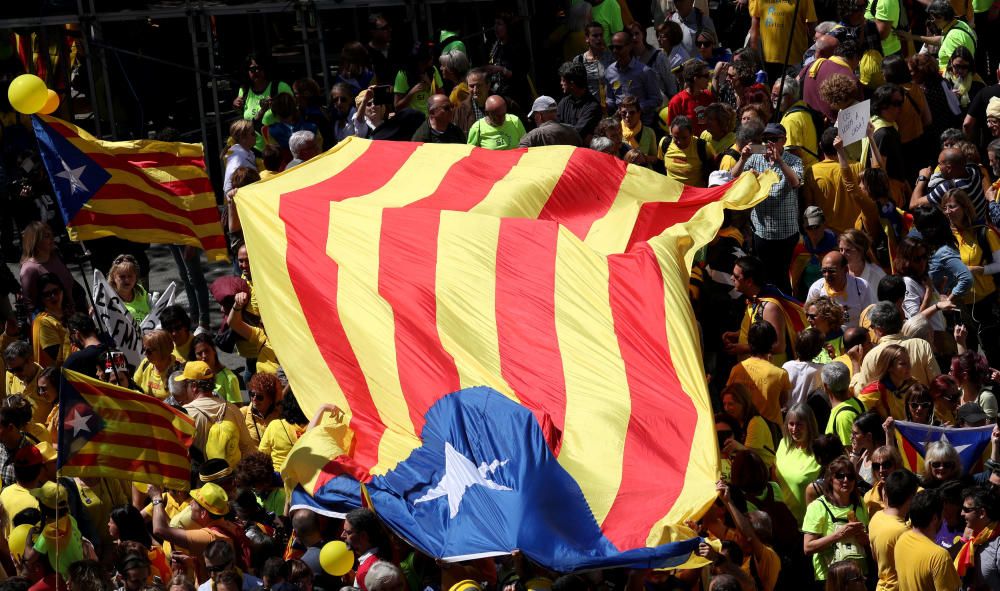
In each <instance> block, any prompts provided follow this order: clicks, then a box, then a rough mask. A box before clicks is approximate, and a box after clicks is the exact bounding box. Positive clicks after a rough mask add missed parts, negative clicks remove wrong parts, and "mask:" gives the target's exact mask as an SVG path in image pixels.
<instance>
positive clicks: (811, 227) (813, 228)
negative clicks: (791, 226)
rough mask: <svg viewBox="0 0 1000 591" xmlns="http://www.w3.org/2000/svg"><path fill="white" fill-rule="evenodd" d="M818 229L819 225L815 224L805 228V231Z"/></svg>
mask: <svg viewBox="0 0 1000 591" xmlns="http://www.w3.org/2000/svg"><path fill="white" fill-rule="evenodd" d="M819 228H820V226H819V224H816V225H815V226H806V230H819Z"/></svg>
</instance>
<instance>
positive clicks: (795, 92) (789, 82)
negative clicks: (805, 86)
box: [781, 76, 800, 100]
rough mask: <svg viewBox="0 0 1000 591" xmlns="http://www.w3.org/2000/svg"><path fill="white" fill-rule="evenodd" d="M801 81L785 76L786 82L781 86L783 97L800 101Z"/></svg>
mask: <svg viewBox="0 0 1000 591" xmlns="http://www.w3.org/2000/svg"><path fill="white" fill-rule="evenodd" d="M799 92H800V87H799V81H798V80H796V79H795V78H792V77H791V76H785V81H784V83H782V85H781V96H790V97H792V98H793V99H795V100H799Z"/></svg>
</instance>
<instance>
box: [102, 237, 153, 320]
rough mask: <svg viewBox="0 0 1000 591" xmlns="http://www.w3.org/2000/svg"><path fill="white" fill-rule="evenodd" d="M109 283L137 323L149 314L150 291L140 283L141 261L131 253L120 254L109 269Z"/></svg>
mask: <svg viewBox="0 0 1000 591" xmlns="http://www.w3.org/2000/svg"><path fill="white" fill-rule="evenodd" d="M108 285H110V286H111V289H113V290H115V293H117V294H118V297H119V298H120V299H121V301H122V305H123V306H125V309H126V310H128V313H129V314H130V315H131V316H132V318H134V319H135V321H136V323H137V324H140V323H142V321H143V319H145V318H146V316H148V315H149V311H150V309H151V304H150V301H149V292H147V291H146V288H144V287H143V286H142V285H141V284H139V262H138V261H136V260H135V257H134V256H132V255H130V254H120V255H118V256H116V257H115V260H114V262H113V263H111V269H109V270H108Z"/></svg>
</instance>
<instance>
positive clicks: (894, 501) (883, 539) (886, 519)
mask: <svg viewBox="0 0 1000 591" xmlns="http://www.w3.org/2000/svg"><path fill="white" fill-rule="evenodd" d="M919 486H920V480H919V479H918V478H917V477H916V475H914V474H913V472H910V471H909V470H897V471H895V472H893V473H892V474H889V476H888V477H887V478H886V479H885V501H886V506H885V508H884V509H882V510H881V511H879V512H878V513H876V514H874V515H872V517H871V521H869V522H868V540H869V541H870V542H871V549H872V557H873V558H874V559H875V564H877V565H878V584H876V585H875V590H876V591H896V589H898V588H899V582H898V581H897V580H896V558H895V549H896V542H897V541H898V540H899V537H900V536H902V535H903V534H904V533H905V532H907V531H909V529H910V526H909V525H907V523H906V514H907V513H908V512H909V510H910V501H911V500H913V495H915V494H917V488H918V487H919Z"/></svg>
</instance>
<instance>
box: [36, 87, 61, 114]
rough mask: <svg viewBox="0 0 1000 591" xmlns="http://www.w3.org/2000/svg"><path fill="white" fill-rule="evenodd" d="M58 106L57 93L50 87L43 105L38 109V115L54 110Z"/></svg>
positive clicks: (53, 111)
mask: <svg viewBox="0 0 1000 591" xmlns="http://www.w3.org/2000/svg"><path fill="white" fill-rule="evenodd" d="M58 108H59V94H58V93H56V91H54V90H52V89H51V88H50V89H48V98H46V99H45V105H43V106H42V108H41V109H40V110H39V111H38V114H39V115H49V114H52V113H55V112H56V109H58Z"/></svg>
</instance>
